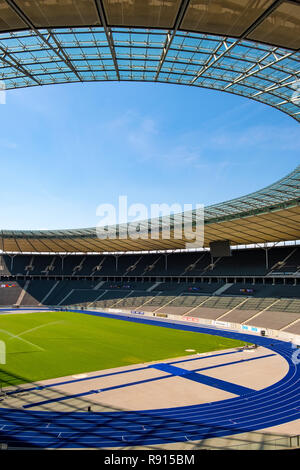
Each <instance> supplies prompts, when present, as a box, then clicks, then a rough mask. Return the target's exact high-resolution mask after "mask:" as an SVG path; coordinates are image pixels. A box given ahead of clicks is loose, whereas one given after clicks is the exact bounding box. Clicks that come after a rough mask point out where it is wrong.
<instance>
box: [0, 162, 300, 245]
mask: <svg viewBox="0 0 300 470" xmlns="http://www.w3.org/2000/svg"><path fill="white" fill-rule="evenodd" d="M197 216H198V213H197V210H193V211H189V212H185V213H181V214H175V215H173V217H165V216H164V217H161V218H158V219H149V220H144V221H141V222H138V223H137V225H138V232H139V235H138V236H132V233H133V232H132V224H131V225H128V224H122V225H115V226H108V227H105V228H104V229H103V231H102V234H103V233H104V235H105V236H104V237H102V236H100V235H99V230H97V229H96V228H88V229H77V230H76V229H74V230H53V231H50V230H48V231H14V230H13V231H9V230H2V231H1V232H0V250H3V251H14V252H72V253H75V252H87V253H89V252H117V251H122V252H125V251H151V250H175V249H184V248H187V247H188V248H193V245H191V244H189V241H190V239H191V238H192V236H191V235H192V234H193V230H194V229H195V221H197V220H198V221H199V220H203V219H204V233H203V238H202V239H201V245H200V247H201V246H202V245H203V246H205V247H208V246H209V244H210V243H211V242H212V241H216V240H229V241H230V243H231V245H244V244H251V243H267V242H279V241H288V240H300V166H299V167H297V168H296V169H295V170H294V171H293V172H292V173H291V174H289V175H288V176H286V177H285V178H282V179H281V180H279V181H278V182H277V183H274V184H272V185H270V186H268V187H266V188H264V189H262V190H260V191H257V192H255V193H252V194H249V195H248V196H244V197H240V198H237V199H233V200H231V201H227V202H224V203H221V204H215V205H212V206H208V207H206V208H205V209H204V215H203V214H202V219H200V218H199V217H198V219H197ZM187 222H188V223H187ZM183 224H184V230H182V229H183ZM134 228H135V227H134ZM178 230H179V237H178V236H177V235H176V234H178ZM153 234H155V236H153ZM182 234H184V236H182ZM135 235H136V234H135ZM202 242H203V243H202ZM195 248H199V246H195Z"/></svg>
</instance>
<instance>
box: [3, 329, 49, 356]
mask: <svg viewBox="0 0 300 470" xmlns="http://www.w3.org/2000/svg"><path fill="white" fill-rule="evenodd" d="M0 332H2V333H6V334H8V335H9V336H11V338H10V339H15V338H17V339H19V340H20V341H23V342H24V343H27V344H30V345H31V346H34V347H36V348H38V349H40V350H41V351H46V350H45V349H44V348H41V347H40V346H38V345H37V344H34V343H31V342H30V341H27V340H26V339H24V338H20V337H19V336H18V335H14V334H13V333H11V332H10V331H7V330H2V329H0Z"/></svg>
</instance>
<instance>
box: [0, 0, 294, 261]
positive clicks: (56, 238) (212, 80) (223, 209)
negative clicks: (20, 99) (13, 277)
mask: <svg viewBox="0 0 300 470" xmlns="http://www.w3.org/2000/svg"><path fill="white" fill-rule="evenodd" d="M107 80H123V81H126V80H127V81H128V80H131V81H152V82H162V83H174V84H182V85H189V86H195V87H203V88H211V89H216V90H220V91H224V92H228V93H233V94H237V95H241V96H245V97H248V98H250V99H253V100H256V101H259V102H262V103H265V104H267V105H270V106H272V107H274V108H276V109H278V110H280V111H282V112H285V113H287V114H288V115H290V116H292V117H293V118H294V119H296V120H297V121H300V0H276V1H275V0H0V89H1V84H2V85H3V84H4V86H2V87H5V88H6V89H13V88H22V87H29V86H39V85H47V84H55V83H72V82H84V81H107ZM185 217H187V218H188V217H190V222H191V227H192V226H193V224H195V220H196V219H197V213H195V212H191V213H185ZM155 223H157V220H156V221H152V222H149V221H144V222H141V223H140V230H141V232H142V233H143V234H145V233H148V230H149V225H150V226H151V224H155ZM160 224H161V227H160V235H159V237H158V239H153V238H152V239H147V240H146V239H144V238H143V239H131V238H130V237H127V236H126V234H127V229H128V227H127V225H126V224H125V225H120V226H118V227H108V228H107V233H106V234H107V235H108V236H109V235H111V239H106V240H105V239H99V238H98V237H97V231H96V229H95V228H91V229H82V230H56V231H2V232H1V238H0V249H2V250H3V251H15V252H35V251H37V252H52V251H53V252H93V251H95V252H102V251H139V250H155V249H157V250H168V249H177V248H185V242H186V241H185V240H178V239H174V237H173V238H172V234H171V236H170V237H169V238H168V239H165V238H163V237H162V236H161V235H162V233H163V231H164V229H163V227H164V224H166V225H167V221H166V219H164V218H163V219H162V220H161V221H160ZM172 224H173V225H172V227H173V229H174V230H176V228H177V227H178V226H181V214H178V215H176V216H174V218H173V221H172ZM299 224H300V210H299V167H298V168H297V169H296V170H295V171H294V172H293V173H291V174H290V175H289V176H288V177H286V178H283V179H282V180H280V181H279V182H277V183H275V184H273V185H271V186H269V187H268V188H265V189H264V190H261V191H258V192H256V193H253V194H251V195H249V196H245V197H242V198H238V199H234V200H232V201H229V202H226V203H223V204H217V205H213V206H209V207H207V208H206V209H205V230H204V246H209V243H210V242H211V241H214V240H230V242H231V244H232V245H238V244H251V243H264V242H273V241H274V242H277V241H284V240H297V239H300V226H299ZM115 230H117V232H118V233H119V234H122V237H121V239H115V238H114V237H112V235H113V234H114V233H115ZM124 234H125V235H124Z"/></svg>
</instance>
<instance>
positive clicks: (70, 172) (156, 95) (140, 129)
mask: <svg viewBox="0 0 300 470" xmlns="http://www.w3.org/2000/svg"><path fill="white" fill-rule="evenodd" d="M0 126H1V127H0V129H1V133H0V161H1V175H2V178H1V224H0V225H1V227H0V229H55V228H57V229H62V228H80V227H91V226H95V225H96V224H97V223H98V221H99V220H98V218H97V216H96V209H97V206H98V205H99V204H102V203H106V204H108V203H110V204H114V205H117V203H118V197H119V196H120V195H126V196H127V197H128V204H133V203H143V204H146V205H147V207H149V206H150V204H152V203H167V204H172V203H178V204H181V205H183V204H193V206H195V205H196V204H197V203H199V204H205V205H207V204H212V203H217V202H221V201H224V200H227V199H231V198H234V197H238V196H241V195H245V194H247V193H249V192H251V191H255V190H257V189H260V188H262V187H264V186H265V185H268V184H270V183H272V182H274V181H275V180H277V179H279V178H281V177H282V176H284V175H285V174H287V173H288V172H290V171H292V170H293V169H294V168H295V167H296V166H297V164H299V160H300V158H299V155H300V127H299V124H298V123H297V122H296V121H294V120H293V119H292V118H290V117H289V116H287V115H285V114H283V113H281V112H279V111H277V110H275V109H273V108H271V107H268V106H266V105H263V104H260V103H256V102H254V101H251V100H248V99H246V98H241V97H238V96H234V95H231V94H226V93H221V92H217V91H212V90H204V89H197V88H195V87H194V88H193V87H184V86H176V85H167V84H151V83H86V84H72V85H69V84H68V85H54V86H45V87H40V88H38V87H36V88H28V89H22V90H11V91H8V92H7V97H6V104H5V105H0Z"/></svg>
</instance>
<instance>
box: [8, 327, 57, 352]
mask: <svg viewBox="0 0 300 470" xmlns="http://www.w3.org/2000/svg"><path fill="white" fill-rule="evenodd" d="M58 323H65V321H64V320H59V321H53V322H49V323H44V324H43V325H39V326H35V327H34V328H30V329H29V330H24V331H22V332H21V333H19V334H18V335H15V338H20V339H21V336H23V335H25V334H27V333H30V332H31V331H36V330H39V329H40V328H43V327H44V326H48V325H55V324H58ZM10 339H13V338H10ZM44 351H45V349H44Z"/></svg>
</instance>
